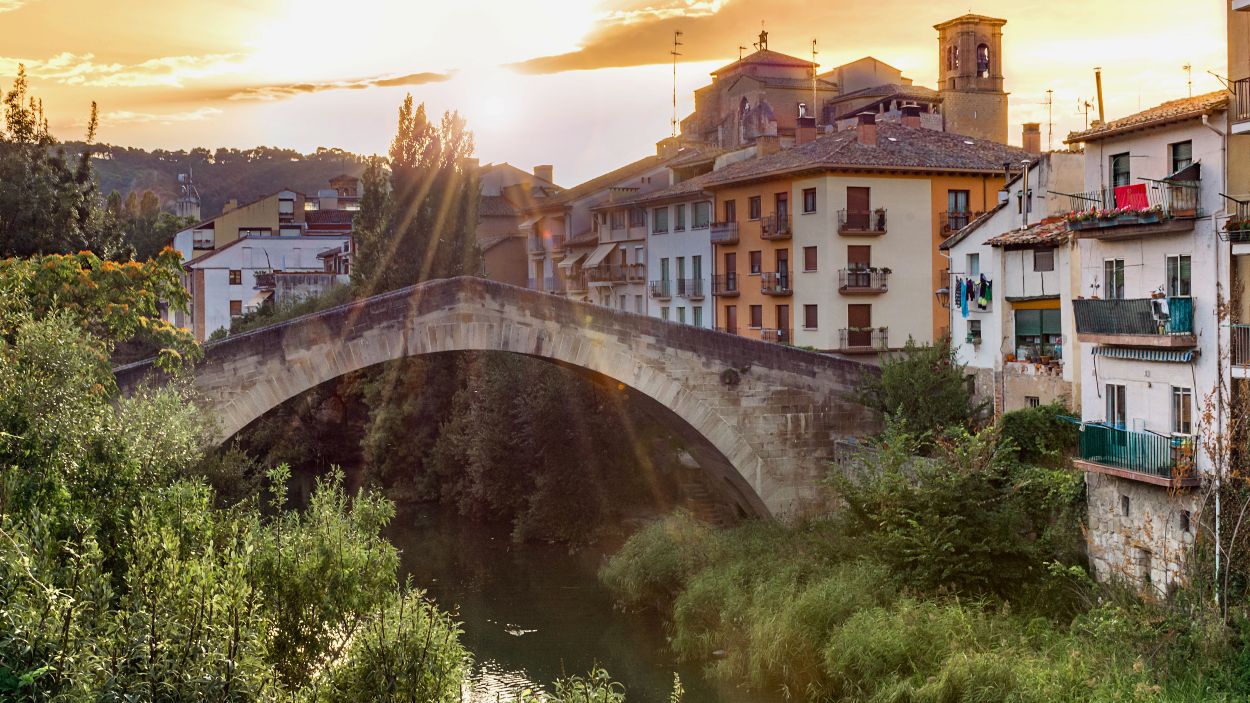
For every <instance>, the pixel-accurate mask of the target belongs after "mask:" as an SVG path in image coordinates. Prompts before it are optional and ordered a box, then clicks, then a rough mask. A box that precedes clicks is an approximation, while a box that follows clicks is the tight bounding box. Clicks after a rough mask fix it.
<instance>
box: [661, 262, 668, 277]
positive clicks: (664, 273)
mask: <svg viewBox="0 0 1250 703" xmlns="http://www.w3.org/2000/svg"><path fill="white" fill-rule="evenodd" d="M660 280H661V281H665V282H667V281H668V259H660Z"/></svg>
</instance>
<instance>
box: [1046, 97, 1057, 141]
mask: <svg viewBox="0 0 1250 703" xmlns="http://www.w3.org/2000/svg"><path fill="white" fill-rule="evenodd" d="M1054 150H1055V91H1053V90H1050V89H1047V90H1046V151H1054Z"/></svg>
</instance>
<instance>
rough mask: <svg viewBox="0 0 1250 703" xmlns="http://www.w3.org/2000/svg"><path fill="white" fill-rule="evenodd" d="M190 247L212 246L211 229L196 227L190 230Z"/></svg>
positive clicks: (210, 247)
mask: <svg viewBox="0 0 1250 703" xmlns="http://www.w3.org/2000/svg"><path fill="white" fill-rule="evenodd" d="M191 247H192V248H194V249H212V248H213V230H211V229H197V230H192V231H191Z"/></svg>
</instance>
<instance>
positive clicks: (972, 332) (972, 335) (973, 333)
mask: <svg viewBox="0 0 1250 703" xmlns="http://www.w3.org/2000/svg"><path fill="white" fill-rule="evenodd" d="M964 341H965V342H967V343H969V344H980V343H981V321H980V320H968V334H967V335H965V337H964Z"/></svg>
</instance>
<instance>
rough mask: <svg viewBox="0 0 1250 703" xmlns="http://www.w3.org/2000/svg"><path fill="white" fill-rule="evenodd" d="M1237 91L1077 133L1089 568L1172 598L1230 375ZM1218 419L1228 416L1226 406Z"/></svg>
mask: <svg viewBox="0 0 1250 703" xmlns="http://www.w3.org/2000/svg"><path fill="white" fill-rule="evenodd" d="M1227 103H1228V95H1227V93H1226V92H1224V91H1220V92H1218V93H1211V94H1208V95H1200V96H1195V97H1193V98H1187V99H1182V100H1175V101H1171V102H1168V103H1165V104H1163V105H1160V106H1158V107H1155V108H1152V109H1150V110H1146V111H1144V112H1141V113H1138V114H1135V115H1131V116H1129V117H1125V118H1122V119H1118V120H1113V121H1110V122H1107V123H1105V124H1101V125H1097V126H1095V127H1093V128H1091V129H1089V130H1087V131H1084V132H1080V133H1075V134H1072V135H1070V136H1069V138H1068V140H1067V141H1068V143H1070V144H1076V143H1081V144H1083V145H1084V148H1085V186H1084V191H1083V192H1081V193H1074V194H1072V197H1071V200H1072V203H1073V209H1074V210H1082V211H1083V214H1082V215H1081V216H1080V217H1078V218H1074V219H1073V221H1072V222H1070V226H1071V228H1072V230H1073V231H1074V233H1075V236H1076V246H1077V248H1078V253H1077V257H1078V259H1079V277H1077V278H1076V280H1075V281H1074V285H1075V289H1074V290H1073V296H1074V299H1073V301H1072V306H1073V314H1074V318H1075V333H1076V342H1077V344H1078V346H1079V354H1080V355H1081V358H1080V364H1081V377H1080V381H1079V383H1080V396H1081V419H1082V427H1081V441H1080V459H1079V461H1078V466H1079V467H1080V468H1081V469H1083V470H1084V471H1085V472H1086V484H1087V496H1088V509H1089V528H1090V533H1091V545H1090V553H1091V560H1092V562H1093V567H1094V571H1095V574H1096V576H1097V577H1098V578H1101V579H1107V578H1112V577H1116V576H1119V577H1123V578H1125V579H1127V580H1129V581H1131V582H1135V583H1137V584H1139V585H1141V586H1142V587H1143V588H1146V589H1148V590H1157V591H1158V592H1160V593H1165V592H1167V591H1168V589H1170V588H1172V587H1173V585H1174V584H1177V583H1179V581H1180V580H1181V579H1182V577H1183V562H1184V557H1185V554H1186V552H1187V549H1188V547H1189V546H1190V545H1191V544H1192V543H1193V538H1194V533H1195V531H1196V526H1197V524H1198V523H1197V520H1196V511H1198V510H1199V508H1200V500H1199V496H1198V494H1197V490H1196V489H1197V486H1198V485H1200V483H1201V481H1202V479H1203V478H1204V476H1208V475H1209V472H1210V470H1211V468H1212V464H1211V461H1210V460H1209V458H1208V457H1207V456H1206V455H1205V454H1204V452H1203V448H1202V441H1201V439H1202V436H1204V435H1206V436H1212V433H1219V432H1223V430H1224V428H1223V426H1221V425H1220V423H1219V422H1218V421H1213V422H1212V423H1211V424H1207V425H1204V423H1203V420H1202V417H1203V405H1204V400H1205V399H1206V398H1207V397H1208V396H1209V395H1210V394H1212V393H1213V392H1214V391H1215V389H1217V387H1218V386H1219V385H1220V384H1219V381H1220V379H1221V377H1222V375H1224V374H1226V373H1227V372H1228V358H1227V353H1226V350H1227V349H1228V339H1227V337H1228V330H1227V327H1226V326H1225V325H1224V324H1223V323H1222V322H1221V319H1220V314H1219V311H1218V310H1217V301H1218V300H1219V299H1220V298H1221V297H1227V292H1228V290H1229V258H1230V254H1231V252H1230V251H1229V245H1228V244H1227V243H1225V242H1223V241H1221V239H1220V237H1219V236H1218V230H1219V227H1218V220H1219V218H1221V217H1223V215H1224V210H1225V201H1224V198H1223V197H1222V196H1221V193H1224V192H1225V190H1226V189H1225V185H1224V178H1225V151H1224V150H1225V148H1226V136H1225V135H1226V133H1227V114H1226V110H1227ZM1215 417H1217V418H1218V417H1220V416H1219V415H1218V414H1217V415H1215Z"/></svg>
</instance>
